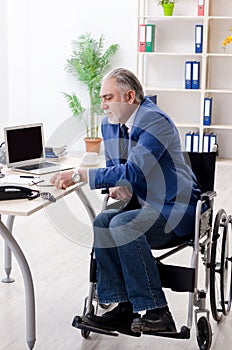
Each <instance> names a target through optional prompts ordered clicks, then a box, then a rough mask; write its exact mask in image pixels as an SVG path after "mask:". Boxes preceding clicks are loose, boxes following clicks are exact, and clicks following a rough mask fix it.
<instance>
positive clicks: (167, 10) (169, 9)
mask: <svg viewBox="0 0 232 350" xmlns="http://www.w3.org/2000/svg"><path fill="white" fill-rule="evenodd" d="M162 6H163V11H164V16H172V13H173V9H174V3H171V4H163V5H162Z"/></svg>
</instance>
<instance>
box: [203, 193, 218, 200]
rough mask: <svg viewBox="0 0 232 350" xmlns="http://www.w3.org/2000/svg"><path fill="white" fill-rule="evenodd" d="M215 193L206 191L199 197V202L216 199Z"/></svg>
mask: <svg viewBox="0 0 232 350" xmlns="http://www.w3.org/2000/svg"><path fill="white" fill-rule="evenodd" d="M216 195H217V193H216V192H215V191H207V192H205V193H202V195H201V201H206V200H210V201H211V200H212V199H213V198H214V197H216Z"/></svg>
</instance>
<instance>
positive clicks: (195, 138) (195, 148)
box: [192, 132, 200, 152]
mask: <svg viewBox="0 0 232 350" xmlns="http://www.w3.org/2000/svg"><path fill="white" fill-rule="evenodd" d="M199 146H200V134H199V133H198V132H194V133H193V135H192V152H199Z"/></svg>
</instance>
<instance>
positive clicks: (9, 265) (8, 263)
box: [2, 215, 15, 283]
mask: <svg viewBox="0 0 232 350" xmlns="http://www.w3.org/2000/svg"><path fill="white" fill-rule="evenodd" d="M14 219H15V217H14V216H13V215H9V216H8V218H7V223H6V227H7V228H8V231H9V232H10V233H11V234H12V229H13V223H14ZM4 245H5V246H4V267H5V272H6V277H5V278H3V279H2V282H4V283H12V282H14V281H15V279H14V278H12V277H10V273H11V268H12V263H11V250H10V248H9V247H8V245H7V243H6V242H5V243H4Z"/></svg>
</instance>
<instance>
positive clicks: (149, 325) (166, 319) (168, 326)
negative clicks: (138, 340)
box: [131, 307, 176, 333]
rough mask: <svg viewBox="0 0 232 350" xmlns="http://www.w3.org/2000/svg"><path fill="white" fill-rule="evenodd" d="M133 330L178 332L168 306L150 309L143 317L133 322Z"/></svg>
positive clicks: (139, 331)
mask: <svg viewBox="0 0 232 350" xmlns="http://www.w3.org/2000/svg"><path fill="white" fill-rule="evenodd" d="M131 330H132V331H133V332H135V333H136V332H138V333H141V332H176V326H175V323H174V321H173V318H172V315H171V313H170V311H169V309H168V307H164V308H160V309H154V310H148V311H147V312H146V314H145V315H144V316H143V317H142V318H136V319H134V321H133V322H132V325H131Z"/></svg>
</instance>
